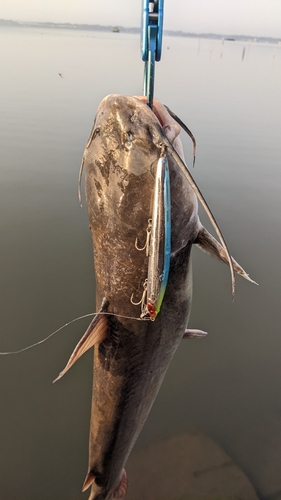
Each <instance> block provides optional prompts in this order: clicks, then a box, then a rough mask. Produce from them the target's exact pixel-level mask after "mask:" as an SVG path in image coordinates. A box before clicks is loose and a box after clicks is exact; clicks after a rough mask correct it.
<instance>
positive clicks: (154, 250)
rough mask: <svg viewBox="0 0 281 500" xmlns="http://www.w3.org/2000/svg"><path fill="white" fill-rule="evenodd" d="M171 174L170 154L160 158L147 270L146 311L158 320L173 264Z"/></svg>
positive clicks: (156, 176) (156, 177)
mask: <svg viewBox="0 0 281 500" xmlns="http://www.w3.org/2000/svg"><path fill="white" fill-rule="evenodd" d="M170 189H171V188H170V174H169V165H168V160H167V158H166V156H162V157H160V159H159V160H158V162H157V168H156V175H155V190H154V199H153V210H152V219H151V235H150V245H149V252H148V254H149V257H148V273H147V300H146V306H145V310H144V312H143V313H142V315H143V314H147V313H148V314H149V316H150V319H152V320H154V319H155V318H156V316H157V314H158V313H159V311H160V308H161V304H162V302H163V298H164V294H165V290H166V286H167V282H168V276H169V268H170V253H171V196H170Z"/></svg>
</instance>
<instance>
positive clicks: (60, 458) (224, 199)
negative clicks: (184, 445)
mask: <svg viewBox="0 0 281 500" xmlns="http://www.w3.org/2000/svg"><path fill="white" fill-rule="evenodd" d="M243 52H244V57H243ZM0 60H1V73H0V89H1V90H0V109H1V121H0V128H1V131H0V141H1V145H0V155H1V164H0V178H1V183H0V213H1V217H0V230H1V239H0V262H1V267H0V280H1V301H0V308H1V316H0V325H1V326H0V327H1V336H0V350H1V351H7V350H15V349H19V348H21V347H24V346H26V345H28V344H30V343H33V342H36V341H38V340H40V339H42V338H43V337H45V336H46V335H47V334H49V333H50V332H52V331H53V330H55V329H56V328H58V327H59V326H60V325H62V324H64V323H66V322H68V321H69V320H71V319H72V318H75V317H76V316H80V315H82V314H85V313H88V312H91V311H93V310H94V273H93V262H92V246H91V240H90V233H89V230H88V223H87V215H86V210H85V207H84V208H83V209H81V208H80V207H79V204H78V200H77V175H78V168H79V164H80V159H81V155H82V152H83V149H84V144H85V142H86V139H87V137H88V134H89V131H90V129H91V127H92V124H93V119H94V115H95V110H96V108H97V106H98V103H99V102H100V100H101V99H102V98H103V97H104V96H105V95H106V94H109V93H121V94H129V95H134V94H139V93H141V91H142V69H143V64H142V62H141V60H140V52H139V37H138V36H134V35H123V34H111V33H108V34H99V33H93V34H90V33H88V32H71V31H69V32H67V31H57V30H56V31H48V30H39V29H38V30H37V29H30V30H29V29H22V30H15V29H12V28H10V29H3V28H2V29H1V31H0ZM58 73H61V74H62V76H63V78H61V77H60V76H59V75H58ZM155 95H156V97H158V99H160V100H162V101H163V102H164V103H166V104H167V105H169V107H170V108H171V109H173V110H174V111H175V112H176V113H177V114H178V115H179V116H180V117H181V118H182V120H183V121H184V122H185V123H186V124H187V125H188V127H190V128H191V130H192V131H193V133H194V134H195V136H196V138H197V142H198V155H197V162H196V167H195V170H194V175H195V178H196V180H197V182H198V184H199V186H200V187H201V190H202V191H203V193H204V194H205V196H206V198H207V200H208V201H209V204H210V206H211V208H212V210H213V211H214V213H215V215H216V217H217V220H218V222H219V224H220V226H221V228H222V230H223V232H224V235H225V237H226V239H227V241H228V244H229V247H230V249H231V252H232V254H233V255H234V257H235V258H236V259H237V260H238V261H239V262H240V264H241V265H242V266H243V267H245V269H246V270H247V271H248V272H249V273H250V275H251V276H252V278H253V279H255V280H256V281H257V282H258V283H259V284H260V286H259V287H256V286H254V285H251V284H250V283H248V282H244V281H243V280H242V279H239V278H238V279H237V294H236V299H235V302H234V303H232V301H231V291H230V290H231V286H230V277H229V270H228V269H227V267H226V266H223V265H222V264H220V263H217V262H216V261H213V260H212V259H211V258H210V257H208V256H206V255H204V254H202V253H201V252H200V251H199V250H197V249H194V251H193V262H194V301H193V310H192V317H191V322H190V327H197V328H201V329H205V330H207V331H208V332H209V337H208V338H207V339H205V340H202V341H185V342H183V343H182V345H181V346H180V348H179V350H178V352H177V354H176V356H175V358H174V360H173V362H172V365H171V367H170V369H169V372H168V374H167V376H166V379H165V382H164V384H163V387H162V389H161V392H160V394H159V396H158V399H157V401H156V403H155V405H154V407H153V410H152V413H151V415H150V417H149V419H148V421H147V423H146V425H145V428H144V430H143V432H142V434H141V437H140V439H139V441H138V444H137V446H142V445H144V444H145V443H147V442H151V441H155V440H159V439H161V438H163V437H166V436H169V435H171V434H174V433H179V432H182V431H184V430H186V429H190V428H197V429H201V430H202V431H203V432H205V433H206V434H209V435H211V436H212V437H213V438H214V439H215V440H216V441H217V442H218V443H219V444H220V445H221V446H222V447H223V448H224V450H225V451H226V452H227V453H228V454H229V455H230V456H231V457H232V458H233V459H234V460H235V461H236V462H237V463H238V464H239V465H240V467H241V468H242V469H243V470H244V471H245V472H246V474H247V475H248V476H249V477H250V479H251V480H252V482H253V484H254V485H255V488H256V490H257V492H258V493H259V495H260V497H261V498H263V499H269V498H274V499H277V498H279V496H278V493H277V492H279V494H280V492H281V479H280V478H281V396H280V394H281V366H280V352H281V331H280V324H281V307H280V283H281V279H280V278H281V266H280V240H281V235H280V220H281V215H280V214H281V196H280V188H281V171H280V165H281V141H280V137H281V126H280V115H281V46H274V45H261V44H259V45H257V44H254V43H250V42H249V43H239V42H225V43H224V44H222V42H221V41H212V40H201V41H200V40H195V39H177V38H168V37H167V38H166V39H165V40H164V47H163V57H162V61H161V63H159V64H158V65H157V72H156V89H155ZM184 144H185V150H186V156H187V158H190V161H191V156H192V149H191V144H190V142H189V141H188V140H187V139H185V138H184ZM189 163H190V162H189ZM202 219H203V221H204V222H205V218H204V217H203V216H202ZM86 325H87V320H86V321H85V320H84V321H81V322H80V323H76V324H74V325H71V326H69V327H68V328H67V329H66V330H64V331H62V332H61V333H60V334H58V335H57V336H55V337H53V338H52V339H51V340H50V341H49V342H48V343H46V344H43V345H41V346H38V347H37V348H35V349H34V350H30V351H27V352H25V353H23V354H20V355H17V356H2V357H1V358H0V381H1V382H0V384H1V385H0V387H1V399H0V401H1V403H0V404H1V412H0V442H1V448H0V468H1V493H0V498H1V500H2V499H3V500H4V499H5V500H38V498H40V499H41V500H50V499H52V500H62V499H67V500H72V499H76V500H77V499H78V498H81V499H82V498H86V497H87V494H86V496H85V495H82V494H81V493H80V485H81V484H82V482H83V480H84V476H85V472H86V468H87V448H88V428H89V413H90V398H91V383H92V381H91V378H92V374H91V370H92V369H91V363H92V354H91V353H87V354H86V355H85V356H84V358H83V359H81V360H80V361H79V362H78V363H77V366H75V367H74V368H73V369H72V370H71V371H70V372H69V373H68V374H67V376H66V377H65V378H64V379H63V380H61V381H60V382H59V383H57V384H55V385H54V386H53V385H52V384H51V381H52V380H53V379H54V378H55V377H56V376H57V375H58V373H59V372H60V370H61V369H62V367H63V366H64V364H65V362H66V360H67V359H68V356H69V354H70V352H71V351H72V349H73V347H74V345H75V344H76V342H77V340H78V339H79V338H80V336H81V334H82V333H83V332H84V329H85V327H86ZM171 481H172V474H171ZM280 495H281V494H280ZM280 498H281V496H280Z"/></svg>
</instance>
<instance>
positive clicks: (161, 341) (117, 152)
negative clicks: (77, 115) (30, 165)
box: [84, 95, 201, 500]
mask: <svg viewBox="0 0 281 500" xmlns="http://www.w3.org/2000/svg"><path fill="white" fill-rule="evenodd" d="M159 109H160V111H159ZM163 109H164V108H163ZM161 110H162V108H161V105H160V103H158V110H157V116H158V118H159V120H160V122H161V121H162V122H165V118H163V119H161V113H162V111H161ZM155 112H156V111H155ZM158 118H157V117H156V115H155V114H154V113H153V112H152V110H151V109H150V108H149V107H148V106H147V105H146V104H144V103H143V102H141V100H139V99H137V98H133V97H125V96H120V95H110V96H108V97H106V98H105V99H104V100H103V101H102V102H101V104H100V106H99V108H98V111H97V115H96V119H95V124H94V127H93V130H92V134H91V137H90V139H89V142H88V145H87V147H86V150H85V154H84V165H85V185H86V199H87V207H88V214H89V222H90V229H91V232H92V236H93V246H94V262H95V273H96V283H97V294H96V307H97V309H99V308H100V306H101V303H102V300H103V298H106V299H107V300H108V302H109V306H108V311H110V312H113V313H115V314H117V315H118V314H120V315H127V316H132V317H139V315H140V306H135V305H133V304H132V303H131V302H130V297H131V295H132V293H133V294H134V300H135V301H136V300H138V299H140V297H141V295H142V291H143V283H144V280H145V278H146V277H147V264H148V262H147V257H146V255H145V251H138V250H137V249H136V248H135V239H136V237H137V238H138V245H139V246H142V245H143V244H144V242H145V238H146V228H147V222H148V218H149V217H151V204H152V194H153V187H154V177H153V172H154V167H155V165H156V162H157V160H158V158H159V155H160V149H159V147H157V146H156V145H155V144H154V142H153V141H154V139H153V137H155V134H156V135H158V136H159V137H160V138H161V134H163V131H162V130H164V131H165V133H166V134H167V135H168V137H169V135H170V136H171V137H172V136H173V130H176V128H175V129H173V127H175V122H174V121H173V120H172V119H170V124H168V125H167V123H161V125H162V127H163V128H162V127H161V126H160V123H159V120H158ZM152 130H153V131H154V132H153V134H152ZM177 133H178V132H176V133H175V134H174V138H175V136H176V135H177ZM172 139H173V137H172ZM177 141H178V142H177ZM158 144H159V141H158ZM174 147H175V148H176V149H177V150H178V152H179V154H181V155H182V151H181V145H180V143H179V139H178V138H176V139H175V141H174ZM179 150H180V151H179ZM168 159H169V168H170V177H171V200H172V256H171V267H170V274H169V281H168V285H167V289H166V294H165V297H164V301H163V304H162V308H161V311H160V313H159V315H158V316H157V318H156V320H155V321H154V322H152V321H137V320H135V319H124V318H123V319H122V318H120V317H118V316H108V331H107V338H106V339H105V340H104V341H103V342H101V343H99V344H97V345H96V346H95V348H94V382H93V401H92V414H91V428H90V445H89V470H88V476H87V477H89V476H93V477H95V480H94V482H93V483H92V486H91V494H90V500H94V499H95V500H107V499H109V498H111V496H112V493H113V491H114V490H115V489H116V488H117V487H118V484H119V481H120V475H121V472H122V469H123V467H124V465H125V462H126V460H127V458H128V456H129V453H130V451H131V449H132V447H133V445H134V442H135V441H136V439H137V437H138V435H139V432H140V431H141V429H142V426H143V424H144V422H145V420H146V418H147V415H148V413H149V411H150V409H151V406H152V404H153V402H154V399H155V397H156V395H157V393H158V390H159V388H160V386H161V383H162V380H163V377H164V375H165V372H166V370H167V368H168V366H169V363H170V361H171V359H172V357H173V355H174V353H175V351H176V349H177V347H178V345H179V343H180V341H181V339H182V337H183V334H184V331H185V329H186V327H187V323H188V318H189V314H190V309H191V298H192V276H191V265H190V251H191V246H192V244H193V243H194V242H195V240H196V237H197V235H198V231H199V228H200V227H201V225H200V222H199V219H198V215H197V199H196V197H195V195H194V193H193V191H192V189H191V187H190V186H189V184H188V182H187V180H186V179H185V177H184V175H183V174H182V172H181V171H180V170H179V168H178V166H177V165H176V164H175V162H174V160H173V159H172V158H171V157H170V156H169V155H168Z"/></svg>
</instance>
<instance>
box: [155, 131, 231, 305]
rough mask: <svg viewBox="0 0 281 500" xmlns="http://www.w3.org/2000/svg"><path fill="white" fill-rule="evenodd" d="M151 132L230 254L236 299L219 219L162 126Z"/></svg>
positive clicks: (156, 143)
mask: <svg viewBox="0 0 281 500" xmlns="http://www.w3.org/2000/svg"><path fill="white" fill-rule="evenodd" d="M150 133H151V137H152V138H153V142H154V144H155V145H156V146H157V147H159V148H160V147H162V146H163V144H164V145H165V146H166V147H167V152H168V153H169V154H170V155H171V156H172V158H173V160H174V161H175V162H176V164H177V165H178V166H179V168H180V170H181V171H182V173H183V175H184V176H185V178H186V180H187V182H188V183H189V185H190V187H191V188H192V189H193V192H194V194H196V196H197V198H198V200H199V201H200V203H201V205H202V207H203V208H204V210H205V212H206V214H207V215H208V217H209V220H210V222H211V224H212V226H213V228H214V230H215V231H216V233H217V235H218V237H219V239H220V241H221V243H222V246H223V248H224V250H225V253H226V255H227V256H228V263H229V267H230V274H231V285H232V286H231V289H232V297H233V300H234V296H235V276H234V270H233V265H232V260H231V255H230V253H229V250H228V247H227V244H226V241H225V239H224V237H223V234H222V232H221V230H220V228H219V226H218V224H217V221H216V219H215V217H214V215H213V213H212V211H211V209H210V207H209V205H208V203H207V202H206V200H205V198H204V196H203V194H202V193H201V191H200V189H199V187H198V186H197V184H196V182H195V180H194V179H193V177H192V175H191V173H190V172H189V170H188V168H187V166H186V164H185V163H184V162H183V160H182V159H181V157H180V156H179V154H178V152H177V151H176V149H175V148H174V147H173V145H172V144H171V143H170V141H169V139H168V138H167V137H166V136H165V134H164V133H163V131H162V130H161V127H160V126H159V127H155V126H154V127H150Z"/></svg>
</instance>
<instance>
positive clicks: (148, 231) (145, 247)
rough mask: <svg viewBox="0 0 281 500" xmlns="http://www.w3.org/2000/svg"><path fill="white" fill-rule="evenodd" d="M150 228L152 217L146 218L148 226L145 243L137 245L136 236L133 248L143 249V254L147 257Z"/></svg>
mask: <svg viewBox="0 0 281 500" xmlns="http://www.w3.org/2000/svg"><path fill="white" fill-rule="evenodd" d="M151 228H152V219H148V226H147V228H146V241H145V244H144V246H143V247H142V248H140V247H138V238H136V240H135V248H136V249H137V250H139V251H142V250H144V249H145V255H146V256H147V257H148V256H149V245H150V235H151Z"/></svg>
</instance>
